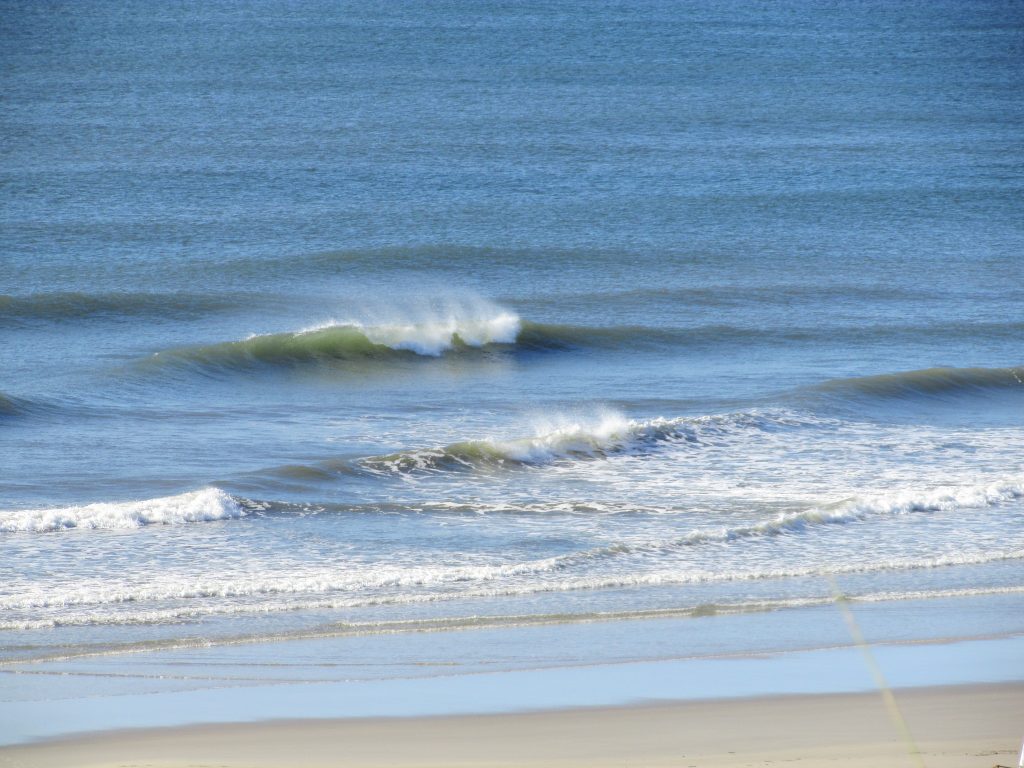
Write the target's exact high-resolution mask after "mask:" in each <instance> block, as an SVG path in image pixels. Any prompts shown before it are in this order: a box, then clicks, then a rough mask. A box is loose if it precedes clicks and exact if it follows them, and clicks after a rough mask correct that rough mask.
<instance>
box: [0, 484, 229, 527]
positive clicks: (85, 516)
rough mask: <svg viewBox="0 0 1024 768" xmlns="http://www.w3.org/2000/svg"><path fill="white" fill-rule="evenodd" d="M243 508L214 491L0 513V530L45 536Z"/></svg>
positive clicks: (188, 519) (224, 514) (217, 515)
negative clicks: (53, 532)
mask: <svg viewBox="0 0 1024 768" xmlns="http://www.w3.org/2000/svg"><path fill="white" fill-rule="evenodd" d="M245 515H246V511H245V509H243V508H242V506H241V505H239V503H238V502H237V501H235V500H234V499H233V498H232V497H231V496H229V495H228V494H226V493H225V492H224V491H221V490H220V489H217V488H205V489H203V490H200V491H192V492H190V493H183V494H181V495H179V496H164V497H161V498H156V499H147V500H145V501H127V502H100V503H97V504H86V505H83V506H74V507H54V508H52V509H23V510H17V511H8V512H0V531H2V532H4V533H15V532H19V531H24V532H31V533H48V532H52V531H62V530H67V529H70V528H104V529H124V528H140V527H142V526H144V525H174V524H178V523H195V522H206V521H211V520H227V519H232V518H238V517H244V516H245Z"/></svg>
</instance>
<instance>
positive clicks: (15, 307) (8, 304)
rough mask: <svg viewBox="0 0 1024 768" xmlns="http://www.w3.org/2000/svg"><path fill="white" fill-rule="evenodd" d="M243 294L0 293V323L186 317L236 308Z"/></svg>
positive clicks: (27, 323) (4, 324)
mask: <svg viewBox="0 0 1024 768" xmlns="http://www.w3.org/2000/svg"><path fill="white" fill-rule="evenodd" d="M242 298H243V297H231V296H225V295H217V294H191V293H129V292H122V293H76V292H55V293H33V294H29V295H25V296H9V295H0V327H3V326H22V325H29V324H32V323H40V322H49V323H68V322H74V321H78V320H84V319H100V318H102V319H109V320H118V319H122V320H128V319H131V318H140V317H144V318H156V319H159V318H166V319H187V318H191V317H195V316H196V315H197V314H209V313H210V312H219V311H225V310H229V309H232V308H237V307H238V306H239V305H240V304H241V302H242Z"/></svg>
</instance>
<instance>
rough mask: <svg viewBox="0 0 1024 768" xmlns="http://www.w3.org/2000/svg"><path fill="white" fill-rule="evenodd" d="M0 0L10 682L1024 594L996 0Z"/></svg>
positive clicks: (1015, 144)
mask: <svg viewBox="0 0 1024 768" xmlns="http://www.w3.org/2000/svg"><path fill="white" fill-rule="evenodd" d="M0 7H2V8H3V12H2V18H3V19H4V21H3V23H2V24H0V41H2V43H0V62H2V66H0V92H2V93H3V99H2V108H0V126H2V128H0V131H2V136H3V141H2V142H0V158H2V165H0V169H2V170H0V177H2V179H0V201H2V213H0V223H2V226H0V711H4V712H8V711H9V712H16V711H17V710H18V707H20V706H21V705H22V704H25V703H26V702H37V705H38V706H42V705H41V704H38V702H47V701H53V702H56V701H58V700H59V701H65V702H66V701H67V700H73V699H76V697H79V698H82V697H86V696H89V695H101V696H118V695H121V694H122V693H131V694H142V693H150V692H161V691H168V690H171V689H174V690H177V689H178V687H181V688H186V689H188V690H205V689H212V688H221V687H230V686H233V685H242V684H243V683H242V682H239V681H240V679H241V678H240V677H237V676H236V677H233V676H232V675H233V674H234V673H231V672H230V669H231V664H238V665H242V664H244V665H246V668H247V669H249V670H250V671H249V672H248V673H247V674H249V675H251V676H253V679H256V678H259V679H260V680H263V681H264V682H266V680H268V679H270V678H274V676H275V675H277V674H280V675H282V676H285V675H287V674H288V673H286V672H284V671H281V670H278V672H274V671H273V669H276V668H274V667H272V665H271V664H270V662H271V661H273V662H274V663H280V664H281V665H282V667H281V669H284V667H286V666H287V665H288V664H292V663H294V664H299V663H300V662H301V663H302V664H307V663H308V664H309V665H310V666H309V668H308V671H307V672H304V673H303V675H305V678H304V679H305V681H306V682H316V681H320V682H324V681H329V680H334V679H335V678H334V677H333V676H334V675H335V672H332V671H331V669H334V668H333V667H331V666H330V665H331V664H351V665H353V666H351V667H346V669H347V670H348V672H346V674H348V675H350V678H346V679H354V678H360V679H361V677H362V676H365V677H366V678H367V679H372V680H375V681H378V682H380V681H385V680H391V679H396V680H397V679H399V678H401V679H407V678H410V677H416V676H417V675H427V674H435V673H436V672H437V670H439V669H440V670H441V671H442V672H444V674H451V675H459V674H463V673H465V674H470V673H477V672H481V671H487V670H495V669H498V670H513V669H538V668H545V667H548V666H560V667H569V666H575V665H584V666H585V665H589V664H599V663H605V662H608V663H612V662H615V663H619V662H648V661H653V660H658V659H682V658H695V657H700V658H703V657H711V656H715V655H717V654H748V653H755V652H757V653H760V652H766V653H767V652H773V653H774V652H789V651H798V650H800V651H803V650H808V649H813V648H823V647H833V646H842V645H849V644H850V643H851V642H852V640H851V638H850V637H849V635H847V634H845V633H844V631H843V630H842V617H841V615H840V614H839V612H838V611H837V610H836V609H835V606H834V605H833V601H834V600H835V598H836V593H837V592H838V593H839V594H840V595H841V597H842V599H843V600H845V601H846V602H845V605H847V606H848V607H849V609H850V611H851V613H852V615H853V616H855V617H857V620H858V621H863V622H864V623H863V629H864V634H865V637H866V639H867V642H869V643H911V642H918V641H922V642H937V641H946V640H949V639H951V638H968V639H969V638H974V639H978V638H982V637H986V638H992V637H997V638H1004V639H1005V638H1011V637H1018V638H1019V637H1020V636H1021V633H1024V570H1022V566H1024V309H1022V308H1024V149H1022V148H1024V87H1022V82H1024V80H1022V67H1021V61H1022V59H1021V40H1022V39H1024V37H1022V36H1024V9H1022V6H1021V5H1020V4H1018V3H1013V2H999V1H998V0H982V1H981V2H977V3H971V4H963V3H957V2H927V3H926V2H916V1H914V2H908V3H882V2H868V3H866V4H863V3H862V4H833V5H824V6H818V7H815V8H813V10H812V9H811V8H810V7H805V6H804V5H803V4H802V3H798V2H789V1H786V2H780V3H773V4H769V5H767V6H763V5H753V4H745V3H733V2H728V1H727V2H696V3H691V4H677V3H669V2H661V0H652V1H651V2H640V3H630V4H626V5H616V4H610V3H597V4H595V5H578V4H572V3H554V4H552V3H543V2H537V3H535V2H526V3H517V4H512V5H509V4H507V3H497V2H490V1H489V0H484V2H480V3H473V4H462V3H454V4H443V5H440V6H438V5H434V4H427V5H420V4H405V3H397V4H383V5H381V4H376V3H370V2H361V1H357V2H353V3H348V4H334V3H326V2H321V1H320V0H310V2H307V3H299V4H282V5H274V4H262V3H249V2H241V3H236V2H212V3H204V4H201V5H182V6H179V5H152V4H149V3H140V2H134V1H133V0H129V1H128V2H124V3H118V4H103V3H97V4H94V3H82V4H79V3H75V4H70V5H61V4H58V5H56V6H49V5H43V4H35V3H19V2H3V3H2V4H0ZM654 626H656V629H653V630H650V629H645V628H646V627H654ZM744 627H746V628H748V629H744ZM836 627H838V628H839V629H837V628H836ZM749 628H753V629H749ZM538 637H539V638H548V639H550V638H555V640H554V641H551V642H547V641H544V642H543V643H541V645H537V644H536V643H537V642H539V641H536V638H538ZM531 638H533V639H531ZM557 638H563V640H558V639H557ZM565 638H572V639H571V640H565ZM541 647H543V648H546V649H547V650H545V651H541V650H539V648H541ZM270 649H273V650H272V651H271V650H270ZM385 649H386V650H385ZM129 654H130V656H129ZM176 654H177V655H176ZM261 654H264V655H262V656H261ZM897 655H898V654H897ZM912 656H913V654H911V653H910V652H909V651H908V652H907V653H906V654H904V655H903V656H900V658H911V657H912ZM128 658H130V659H131V662H130V663H129V662H127V661H123V660H124V659H128ZM886 658H888V657H886ZM892 658H896V656H892ZM922 658H924V657H922ZM104 659H121V660H122V661H121V662H118V663H119V664H121V666H120V667H118V668H117V673H116V674H113V673H111V674H107V673H108V672H109V671H110V669H111V668H110V667H109V666H107V667H104V670H106V671H105V672H104V673H103V674H102V675H100V674H98V673H96V669H98V667H96V666H90V665H102V664H104V663H105V662H103V660H104ZM265 662H266V663H265ZM328 662H329V663H328ZM133 665H134V666H133ZM147 665H151V666H147ZM176 665H178V666H176ZM188 665H195V666H192V667H189V666H188ZM431 665H435V666H431ZM437 665H447V666H437ZM186 667H187V668H188V669H190V670H191V671H187V672H186V671H182V670H184V669H186ZM139 670H142V671H141V672H140V671H139ZM225 670H227V671H225ZM253 670H256V671H253ZM968 671H969V670H968ZM29 672H31V673H33V674H31V675H30V674H27V673H29ZM23 673H24V674H23ZM57 673H60V674H57ZM65 673H66V674H65ZM1020 673H1024V669H1018V670H1015V671H1014V670H1007V677H1014V676H1015V675H1016V677H1017V678H1019V677H1020ZM239 674H240V673H239ZM339 674H340V673H339ZM964 674H966V672H964ZM979 674H980V673H979ZM986 674H988V673H986ZM83 675H84V676H88V675H94V676H93V677H91V678H88V679H89V681H90V682H89V683H88V685H86V683H85V682H82V681H83V680H85V679H86V678H85V677H81V676H83ZM76 676H79V677H76ZM247 679H248V678H247ZM275 679H276V678H275ZM282 679H283V678H282ZM907 679H910V678H909V677H908V678H907ZM914 679H916V678H914ZM76 681H77V682H76ZM160 681H163V682H160ZM291 682H295V680H291ZM300 682H301V681H300ZM938 682H941V680H939V681H938ZM728 685H729V684H728V682H727V681H724V682H723V683H722V686H724V688H728ZM76 686H82V687H76ZM86 691H88V693H86ZM83 700H84V699H83ZM594 701H595V702H605V701H606V697H605V694H602V695H601V696H600V697H596V698H595V699H594ZM26 706H27V704H26ZM34 706H35V705H34ZM61 706H65V705H61ZM67 706H70V705H67ZM531 706H533V705H532V704H531ZM3 707H7V708H8V709H6V710H4V709H3ZM24 711H28V710H24ZM62 711H64V710H62ZM314 714H315V713H314ZM349 714H351V713H349ZM69 717H70V715H69ZM196 717H197V718H199V719H201V718H200V716H199V715H196ZM2 719H3V718H0V720H2ZM186 719H187V718H186ZM82 722H83V723H84V722H85V721H84V720H83V721H82ZM119 724H121V723H120V721H118V722H113V721H111V722H110V723H99V725H96V727H97V728H99V727H113V725H119ZM129 724H130V723H129ZM37 725H38V724H37V723H29V722H26V721H25V719H24V718H23V720H22V721H19V722H17V723H15V721H13V720H11V721H9V724H8V725H6V726H5V725H4V724H3V722H0V743H9V742H14V741H19V740H24V739H27V738H31V737H34V736H38V735H55V734H56V733H59V732H61V729H60V728H56V729H55V730H54V729H53V728H52V727H51V728H50V730H48V731H46V732H45V733H44V732H43V731H41V730H38V728H37V727H36V726H37ZM41 727H42V726H39V728H41ZM47 727H50V726H47ZM92 727H93V726H92V725H88V724H85V725H83V724H82V723H78V724H71V725H68V726H67V728H68V730H83V729H85V730H87V729H90V728H92Z"/></svg>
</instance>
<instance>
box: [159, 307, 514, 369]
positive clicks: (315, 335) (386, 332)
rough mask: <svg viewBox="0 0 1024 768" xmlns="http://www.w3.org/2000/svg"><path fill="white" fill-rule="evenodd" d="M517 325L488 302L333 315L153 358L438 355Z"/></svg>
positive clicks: (223, 361)
mask: <svg viewBox="0 0 1024 768" xmlns="http://www.w3.org/2000/svg"><path fill="white" fill-rule="evenodd" d="M520 328H521V321H520V319H519V316H518V315H516V314H515V313H514V312H510V311H508V310H504V309H501V308H499V307H493V306H490V305H488V308H487V310H486V311H482V312H480V311H459V310H456V311H452V312H450V313H448V314H440V315H435V316H427V317H421V318H412V319H409V320H398V321H395V322H382V323H364V322H362V321H355V320H350V321H332V322H329V323H324V324H321V325H318V326H315V327H312V328H307V329H304V330H300V331H295V332H287V333H271V334H263V335H255V336H250V337H249V338H247V339H244V340H242V341H230V342H223V343H220V344H211V345H207V346H198V347H185V348H181V349H174V350H169V351H166V352H158V353H156V354H155V355H154V356H153V359H154V360H155V361H159V362H177V363H180V364H186V365H187V364H192V365H199V366H207V367H220V368H237V367H246V366H251V365H253V364H263V365H294V364H300V363H307V362H316V361H325V362H326V361H337V360H365V359H374V358H377V359H396V358H400V357H403V356H406V357H416V356H421V357H440V356H441V355H444V354H445V353H449V352H458V351H464V350H468V349H481V348H483V347H487V346H489V345H511V344H514V343H515V341H516V337H517V336H518V334H519V331H520Z"/></svg>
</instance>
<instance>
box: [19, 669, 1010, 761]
mask: <svg viewBox="0 0 1024 768" xmlns="http://www.w3.org/2000/svg"><path fill="white" fill-rule="evenodd" d="M897 699H898V702H899V706H900V709H901V711H902V712H903V714H904V716H905V718H906V723H907V725H908V726H909V730H910V732H911V733H912V734H913V737H914V739H915V741H916V743H917V745H918V747H919V749H920V754H919V755H916V756H915V755H914V754H913V753H912V752H911V750H910V748H909V746H908V744H907V743H906V741H905V740H904V739H903V738H902V737H901V732H900V729H899V728H898V727H897V725H896V724H895V723H894V721H893V719H892V717H891V715H890V714H889V712H888V710H887V709H886V706H885V704H884V702H883V700H882V698H881V696H880V695H879V694H877V693H870V694H832V695H813V696H785V697H764V698H755V699H734V700H716V701H689V702H682V703H650V704H644V705H637V706H629V707H615V708H601V709H574V710H556V711H546V712H531V713H523V714H507V715H478V716H459V717H426V718H373V719H344V720H295V721H275V722H269V723H246V724H231V725H200V726H189V727H183V728H166V729H149V730H135V731H120V732H113V733H105V734H97V735H90V736H87V737H81V738H73V739H65V740H60V741H54V742H49V743H43V744H36V745H29V746H18V747H7V748H3V749H0V766H5V767H6V766H23V767H25V768H28V767H29V766H40V767H42V766H61V767H62V768H66V767H67V766H230V767H231V768H240V767H241V766H252V767H255V766H281V767H284V766H289V767H295V768H300V767H307V766H308V767H309V768H313V767H314V766H410V767H412V766H417V767H425V766H438V767H440V766H595V767H601V766H637V767H639V766H684V767H685V766H768V765H771V766H778V765H786V766H835V767H836V768H853V767H854V766H858V767H860V766H863V767H864V768H867V767H868V766H872V767H873V768H879V767H881V766H921V765H926V766H929V767H930V768H931V767H934V768H943V767H944V766H949V768H953V766H957V768H969V767H971V766H978V767H979V768H980V767H981V766H985V768H990V767H991V766H993V765H997V764H1000V765H1007V766H1014V767H1015V766H1016V765H1017V757H1018V751H1019V749H1020V740H1021V737H1022V736H1024V683H1009V684H1001V685H980V686H979V685H975V686H954V687H935V688H918V689H907V690H903V691H898V692H897Z"/></svg>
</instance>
